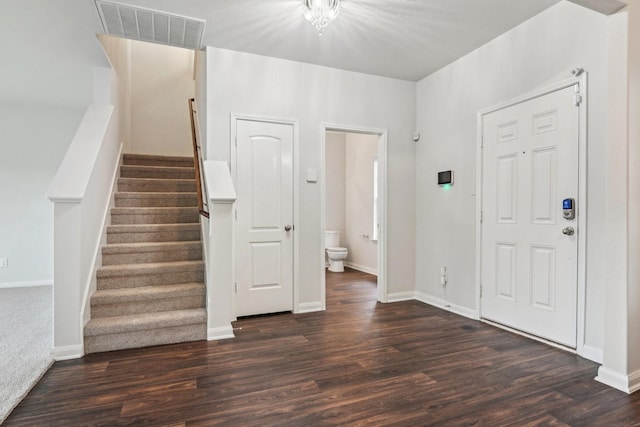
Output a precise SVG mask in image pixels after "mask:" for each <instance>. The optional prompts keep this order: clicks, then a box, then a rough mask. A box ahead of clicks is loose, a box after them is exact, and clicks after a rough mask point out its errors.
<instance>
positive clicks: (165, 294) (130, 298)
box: [91, 283, 205, 306]
mask: <svg viewBox="0 0 640 427" xmlns="http://www.w3.org/2000/svg"><path fill="white" fill-rule="evenodd" d="M204 294H205V286H204V283H181V284H178V285H162V286H141V287H138V288H122V289H104V290H98V291H96V292H95V293H94V294H93V295H92V296H91V305H92V306H93V305H98V304H118V303H123V302H140V301H152V300H156V299H166V298H178V297H185V296H199V295H204Z"/></svg>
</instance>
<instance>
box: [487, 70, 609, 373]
mask: <svg viewBox="0 0 640 427" xmlns="http://www.w3.org/2000/svg"><path fill="white" fill-rule="evenodd" d="M576 84H578V85H580V95H581V96H582V101H581V104H580V107H579V108H580V111H579V113H578V114H579V118H578V121H579V123H578V206H577V208H578V230H579V232H578V239H577V240H578V277H577V280H578V283H577V301H576V317H577V319H576V350H575V351H576V352H577V353H578V355H580V356H582V357H585V358H587V359H590V360H593V361H595V362H602V360H601V358H602V354H601V352H599V351H598V350H597V349H593V348H591V347H589V346H587V345H586V343H585V322H586V312H585V311H586V261H587V251H586V242H587V140H588V135H587V129H588V127H587V119H588V116H587V112H588V111H587V110H588V103H587V100H588V96H587V95H588V84H587V72H583V73H582V74H581V75H579V76H575V77H572V78H569V79H565V80H562V81H558V82H556V83H554V84H551V85H549V86H547V87H544V88H541V89H537V90H534V91H532V92H529V93H526V94H524V95H521V96H518V97H516V98H513V99H511V100H508V101H505V102H502V103H499V104H497V105H494V106H492V107H488V108H484V109H481V110H479V111H478V113H477V122H476V123H477V125H476V127H477V130H476V195H477V197H476V224H477V227H476V271H475V276H476V280H475V281H476V313H477V318H478V319H479V320H480V319H482V305H481V297H480V286H481V283H480V282H481V277H482V222H481V215H482V202H483V197H482V196H483V195H482V178H483V175H484V170H483V162H482V155H483V153H482V134H483V126H482V121H483V117H484V116H485V115H487V114H490V113H493V112H496V111H499V110H502V109H504V108H507V107H511V106H514V105H517V104H521V103H523V102H527V101H530V100H532V99H535V98H539V97H541V96H545V95H548V94H550V93H553V92H557V91H559V90H562V89H566V88H568V87H571V86H574V85H576Z"/></svg>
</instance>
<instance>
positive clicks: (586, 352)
mask: <svg viewBox="0 0 640 427" xmlns="http://www.w3.org/2000/svg"><path fill="white" fill-rule="evenodd" d="M578 356H580V357H584V358H585V359H588V360H591V361H592V362H596V363H599V364H602V360H603V354H602V349H599V348H596V347H591V346H590V345H583V346H582V348H580V349H579V350H578Z"/></svg>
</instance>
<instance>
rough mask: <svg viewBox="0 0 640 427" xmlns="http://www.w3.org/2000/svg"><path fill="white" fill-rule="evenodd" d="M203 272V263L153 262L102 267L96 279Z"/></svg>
mask: <svg viewBox="0 0 640 427" xmlns="http://www.w3.org/2000/svg"><path fill="white" fill-rule="evenodd" d="M191 270H204V262H203V261H177V262H155V263H146V264H120V265H103V266H102V267H99V268H98V271H97V272H96V277H97V278H98V279H101V278H106V277H119V276H135V275H141V274H159V273H169V272H175V271H191Z"/></svg>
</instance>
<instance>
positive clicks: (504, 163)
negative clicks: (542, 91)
mask: <svg viewBox="0 0 640 427" xmlns="http://www.w3.org/2000/svg"><path fill="white" fill-rule="evenodd" d="M575 92H576V91H575V87H574V86H571V87H567V88H565V89H562V90H558V91H555V92H552V93H550V94H547V95H544V96H540V97H537V98H534V99H532V100H529V101H526V102H522V103H519V104H516V105H513V106H511V107H508V108H504V109H501V110H498V111H495V112H492V113H490V114H487V115H484V116H483V120H482V129H483V134H482V137H483V147H484V148H483V188H482V193H483V202H482V214H483V215H482V216H483V222H482V264H481V269H482V274H481V286H482V294H481V310H482V317H483V318H485V319H488V320H492V321H495V322H497V323H500V324H504V325H507V326H510V327H513V328H515V329H518V330H521V331H525V332H528V333H531V334H533V335H536V336H539V337H542V338H545V339H548V340H551V341H554V342H557V343H560V344H563V345H566V346H569V347H573V348H575V347H576V336H577V332H576V324H577V315H576V307H577V254H578V249H577V233H578V232H579V230H578V229H577V224H578V220H577V217H576V218H574V219H569V220H568V219H565V218H564V217H563V200H564V199H575V200H576V201H577V198H578V118H579V108H578V107H576V106H575V104H574V99H575ZM574 205H575V204H574ZM574 207H575V206H574ZM572 232H573V234H572Z"/></svg>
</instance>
